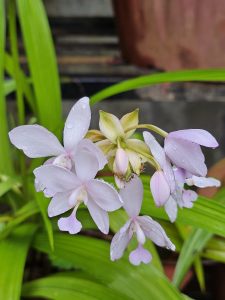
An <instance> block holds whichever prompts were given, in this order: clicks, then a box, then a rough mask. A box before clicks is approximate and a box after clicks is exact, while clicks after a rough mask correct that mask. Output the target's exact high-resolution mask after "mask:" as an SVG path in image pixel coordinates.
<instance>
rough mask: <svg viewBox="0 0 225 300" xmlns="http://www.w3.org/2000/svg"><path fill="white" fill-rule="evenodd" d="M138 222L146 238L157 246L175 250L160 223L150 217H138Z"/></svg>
mask: <svg viewBox="0 0 225 300" xmlns="http://www.w3.org/2000/svg"><path fill="white" fill-rule="evenodd" d="M137 221H138V223H139V224H140V226H141V228H142V230H143V231H144V234H145V236H146V237H147V238H149V239H150V240H152V241H153V242H154V243H155V244H156V245H158V246H160V247H166V248H167V249H171V250H173V251H174V250H175V246H174V244H173V243H172V242H171V241H170V239H169V238H168V237H167V235H166V233H165V231H164V229H163V228H162V226H161V225H160V224H159V223H157V222H156V221H154V220H153V219H152V218H150V217H149V216H139V217H137Z"/></svg>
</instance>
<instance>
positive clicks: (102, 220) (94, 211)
mask: <svg viewBox="0 0 225 300" xmlns="http://www.w3.org/2000/svg"><path fill="white" fill-rule="evenodd" d="M87 208H88V210H89V213H90V215H91V217H92V219H93V220H94V222H95V224H96V225H97V227H98V229H99V230H100V231H101V232H103V233H104V234H108V232H109V216H108V213H107V212H106V211H105V210H103V209H102V208H101V207H99V206H98V205H97V204H96V203H95V201H93V200H92V199H88V201H87Z"/></svg>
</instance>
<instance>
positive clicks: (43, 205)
mask: <svg viewBox="0 0 225 300" xmlns="http://www.w3.org/2000/svg"><path fill="white" fill-rule="evenodd" d="M34 193H35V191H34ZM35 199H36V201H37V204H38V206H39V208H40V211H41V215H42V218H43V222H44V226H45V229H46V232H47V235H48V239H49V244H50V247H51V249H52V250H53V249H54V236H53V229H52V224H51V221H50V219H49V217H48V215H47V207H48V204H49V201H48V199H46V198H45V196H44V195H43V193H35Z"/></svg>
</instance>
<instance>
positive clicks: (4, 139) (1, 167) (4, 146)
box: [0, 0, 13, 174]
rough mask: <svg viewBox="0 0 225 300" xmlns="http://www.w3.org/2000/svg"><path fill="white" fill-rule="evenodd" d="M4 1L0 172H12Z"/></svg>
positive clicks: (0, 0) (0, 12) (0, 18)
mask: <svg viewBox="0 0 225 300" xmlns="http://www.w3.org/2000/svg"><path fill="white" fill-rule="evenodd" d="M4 48H5V1H4V0H0V122H1V125H0V141H1V147H0V172H1V173H3V174H12V172H13V167H12V160H11V157H10V150H9V149H10V148H9V139H8V124H7V118H6V116H7V113H6V103H5V97H4V52H5V49H4Z"/></svg>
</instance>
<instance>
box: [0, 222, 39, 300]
mask: <svg viewBox="0 0 225 300" xmlns="http://www.w3.org/2000/svg"><path fill="white" fill-rule="evenodd" d="M35 229H36V227H35V226H33V225H31V224H29V225H23V226H21V227H18V228H17V229H15V231H14V232H13V234H12V235H11V236H10V237H9V238H7V239H5V240H4V241H2V242H0V260H1V272H0V299H2V300H3V299H4V300H19V299H20V293H21V285H22V280H23V273H24V265H25V261H26V256H27V252H28V249H29V246H30V242H31V240H32V238H33V234H34V232H35Z"/></svg>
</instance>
